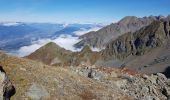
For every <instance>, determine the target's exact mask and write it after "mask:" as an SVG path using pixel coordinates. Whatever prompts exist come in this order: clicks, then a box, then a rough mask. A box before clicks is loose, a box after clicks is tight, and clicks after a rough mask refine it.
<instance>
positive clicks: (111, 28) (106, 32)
mask: <svg viewBox="0 0 170 100" xmlns="http://www.w3.org/2000/svg"><path fill="white" fill-rule="evenodd" d="M161 18H162V17H160V16H158V17H155V16H150V17H143V18H137V17H135V16H127V17H125V18H123V19H122V20H120V21H119V22H118V23H112V24H111V25H108V26H106V27H104V28H102V29H100V30H98V31H96V32H89V33H87V34H85V35H82V36H81V37H80V39H82V40H81V41H80V42H79V43H77V44H75V47H78V48H79V47H82V46H85V45H90V46H92V47H98V48H103V47H105V45H106V44H107V43H108V42H109V41H110V40H113V39H116V38H117V37H118V36H120V35H122V34H124V33H127V32H135V31H137V30H139V29H140V28H142V27H145V26H147V25H149V24H151V23H152V22H153V21H155V20H159V19H161Z"/></svg>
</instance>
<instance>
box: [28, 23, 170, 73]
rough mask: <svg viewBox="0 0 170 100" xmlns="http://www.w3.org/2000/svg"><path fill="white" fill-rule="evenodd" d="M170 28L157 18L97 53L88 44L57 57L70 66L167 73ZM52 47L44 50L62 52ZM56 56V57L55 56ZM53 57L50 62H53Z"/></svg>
mask: <svg viewBox="0 0 170 100" xmlns="http://www.w3.org/2000/svg"><path fill="white" fill-rule="evenodd" d="M169 30H170V27H169V21H168V20H157V21H153V22H152V23H151V24H150V25H148V26H145V27H142V28H141V29H139V30H137V31H136V32H128V33H125V34H123V35H121V36H119V37H118V38H117V39H114V40H112V41H110V42H109V43H108V44H107V45H106V48H105V49H103V50H102V51H100V52H94V51H92V50H91V49H90V47H89V46H87V45H86V46H85V47H84V48H83V49H82V50H81V51H80V52H70V53H69V54H66V56H64V57H66V58H64V60H63V59H62V57H60V56H59V55H55V57H56V58H57V60H58V59H59V58H61V59H62V60H60V59H59V60H60V61H61V62H62V63H64V65H68V66H69V65H73V66H78V65H81V64H88V65H97V66H105V67H125V68H128V69H131V70H135V71H139V72H142V73H157V72H165V71H166V69H167V68H168V67H169V64H170V63H169V62H170V59H169V58H170V57H169V55H170V52H169V49H168V48H169V41H170V40H169V36H170V34H169ZM47 45H48V44H47ZM45 47H46V46H45ZM42 48H43V47H42ZM52 48H53V47H52V46H51V47H49V48H47V49H43V50H44V51H43V52H46V54H48V53H50V54H49V55H54V54H53V53H57V52H59V51H57V50H54V51H51V52H48V51H49V50H50V49H52ZM62 51H65V50H62ZM62 51H60V52H62ZM158 51H159V52H158ZM37 53H40V52H39V50H37V51H36V52H34V53H33V55H34V57H35V59H37V60H39V61H41V62H46V61H48V60H46V61H44V60H42V59H45V58H47V59H48V57H46V54H45V53H42V55H41V56H39V55H37ZM147 55H150V57H147ZM30 56H32V55H30ZM30 56H28V58H30ZM36 56H37V57H36ZM55 57H53V56H52V59H54V58H55ZM31 59H33V58H31ZM52 59H51V60H50V62H48V63H46V64H51V61H52ZM145 59H147V61H145ZM54 65H55V64H54ZM146 66H149V67H146ZM146 70H147V71H146Z"/></svg>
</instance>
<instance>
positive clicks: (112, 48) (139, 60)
mask: <svg viewBox="0 0 170 100" xmlns="http://www.w3.org/2000/svg"><path fill="white" fill-rule="evenodd" d="M169 30H170V26H169V21H168V22H167V21H166V22H164V21H163V22H162V21H155V22H153V23H152V24H151V25H149V26H147V27H145V28H142V29H140V30H139V31H136V32H134V33H126V34H124V35H122V36H120V37H119V38H118V39H116V40H114V41H112V42H110V43H109V44H108V45H107V47H106V49H105V50H103V51H102V55H103V56H105V57H106V58H108V59H112V58H116V59H120V60H121V64H122V65H123V66H126V67H128V68H130V69H134V70H137V71H140V72H144V73H156V72H164V71H166V69H167V68H168V66H169V65H170V63H169V62H170V59H169V55H170V52H169V47H170V45H169V41H170V38H169V35H170V33H169ZM113 65H114V64H113Z"/></svg>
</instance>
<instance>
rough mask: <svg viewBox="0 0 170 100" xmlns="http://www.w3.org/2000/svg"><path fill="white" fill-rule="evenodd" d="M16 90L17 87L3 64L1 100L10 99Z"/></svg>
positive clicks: (0, 78)
mask: <svg viewBox="0 0 170 100" xmlns="http://www.w3.org/2000/svg"><path fill="white" fill-rule="evenodd" d="M15 92H16V90H15V87H14V86H13V85H12V83H11V82H10V80H9V78H8V76H7V75H6V73H5V71H4V70H3V68H2V66H0V100H10V97H11V96H13V95H14V94H15Z"/></svg>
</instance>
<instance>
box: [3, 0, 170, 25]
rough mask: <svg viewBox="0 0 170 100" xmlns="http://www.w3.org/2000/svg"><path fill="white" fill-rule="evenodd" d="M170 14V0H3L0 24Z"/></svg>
mask: <svg viewBox="0 0 170 100" xmlns="http://www.w3.org/2000/svg"><path fill="white" fill-rule="evenodd" d="M169 14H170V0H0V21H22V22H54V23H57V22H58V23H61V22H66V23H73V22H81V23H91V22H92V23H95V22H96V23H111V22H115V21H118V20H120V19H121V18H123V17H125V16H138V17H143V16H149V15H164V16H167V15H169Z"/></svg>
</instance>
